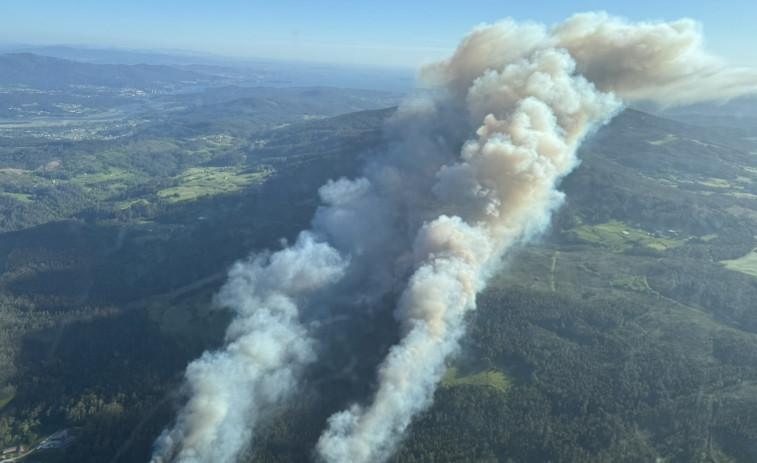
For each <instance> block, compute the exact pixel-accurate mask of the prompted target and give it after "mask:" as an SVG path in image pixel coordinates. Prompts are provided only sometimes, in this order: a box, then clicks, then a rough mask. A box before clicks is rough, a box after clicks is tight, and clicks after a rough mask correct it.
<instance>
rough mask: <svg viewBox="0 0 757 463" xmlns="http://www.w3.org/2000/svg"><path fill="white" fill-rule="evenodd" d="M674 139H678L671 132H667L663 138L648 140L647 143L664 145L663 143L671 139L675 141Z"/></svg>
mask: <svg viewBox="0 0 757 463" xmlns="http://www.w3.org/2000/svg"><path fill="white" fill-rule="evenodd" d="M675 140H678V137H676V136H675V135H673V134H672V133H669V134H667V135H665V138H662V139H660V140H654V141H650V142H649V144H650V145H655V146H659V145H664V144H665V143H670V142H671V141H675Z"/></svg>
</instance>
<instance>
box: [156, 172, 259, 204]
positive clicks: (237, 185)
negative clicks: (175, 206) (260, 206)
mask: <svg viewBox="0 0 757 463" xmlns="http://www.w3.org/2000/svg"><path fill="white" fill-rule="evenodd" d="M266 176H267V174H266V173H264V172H240V171H237V170H233V169H229V168H227V167H192V168H189V169H187V170H186V171H184V172H183V173H182V174H181V175H180V176H179V177H178V179H179V182H180V185H179V186H176V187H172V188H166V189H164V190H160V191H159V192H158V196H160V197H162V198H166V199H167V200H168V201H169V202H179V201H185V200H189V199H197V198H199V197H201V196H208V195H215V194H221V193H231V192H233V191H237V190H240V189H242V188H244V187H246V186H249V185H252V184H254V183H260V182H263V180H264V179H265V177H266Z"/></svg>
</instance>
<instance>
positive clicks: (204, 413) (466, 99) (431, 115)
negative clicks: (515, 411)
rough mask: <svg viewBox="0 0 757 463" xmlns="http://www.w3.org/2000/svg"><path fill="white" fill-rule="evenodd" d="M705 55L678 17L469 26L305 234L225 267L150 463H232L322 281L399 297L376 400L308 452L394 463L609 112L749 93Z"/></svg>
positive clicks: (285, 380) (267, 407)
mask: <svg viewBox="0 0 757 463" xmlns="http://www.w3.org/2000/svg"><path fill="white" fill-rule="evenodd" d="M701 42H702V40H701V34H700V31H699V28H698V26H697V25H696V23H694V22H692V21H689V20H683V21H678V22H675V23H659V24H646V23H643V24H629V23H626V22H624V21H623V20H621V19H618V18H612V17H608V16H607V15H605V14H595V13H588V14H582V15H576V16H574V17H573V18H571V19H569V20H568V21H566V22H565V23H563V24H561V25H558V26H556V27H554V28H553V29H552V30H547V29H546V28H544V27H542V26H539V25H535V24H518V23H515V22H513V21H503V22H500V23H497V24H494V25H491V26H481V27H478V28H476V29H474V30H473V32H471V33H470V34H469V35H468V36H467V37H465V38H464V39H463V41H462V42H461V44H460V46H459V47H458V49H457V50H456V51H455V53H454V54H453V55H452V56H451V57H450V58H449V59H447V60H445V61H442V62H439V63H434V64H431V65H428V66H426V67H424V68H423V69H422V70H421V73H420V75H421V79H422V80H423V81H424V82H426V83H429V84H430V85H433V86H435V87H436V88H437V91H436V92H435V93H434V95H435V96H434V97H429V98H427V99H422V100H415V101H411V102H408V103H406V104H404V105H402V106H401V107H400V109H399V110H398V112H397V114H396V115H395V116H394V117H393V118H392V120H391V121H390V122H389V124H388V127H387V138H388V143H387V145H388V148H387V149H386V150H385V151H384V152H383V153H380V154H377V155H376V156H375V157H374V158H373V159H372V161H371V162H370V163H369V164H368V166H366V168H365V170H364V176H363V177H361V178H358V179H356V180H347V179H340V180H338V181H334V182H329V184H327V185H324V187H322V188H321V191H320V193H321V199H322V201H323V202H324V206H323V207H322V208H321V209H319V211H318V213H317V214H316V217H315V218H314V220H313V231H312V232H303V233H302V234H301V235H300V238H299V239H298V241H297V242H296V243H295V244H294V245H293V246H291V247H289V248H286V249H284V250H281V251H279V252H277V253H274V254H271V255H264V256H261V257H257V258H254V259H252V260H251V261H249V262H245V263H240V264H238V265H237V266H236V267H235V268H234V270H232V272H231V274H230V279H229V281H228V282H227V284H226V285H225V286H224V288H223V290H222V291H221V293H220V294H219V296H218V299H219V302H221V303H222V304H223V305H225V306H228V307H230V308H232V309H233V310H235V311H236V314H237V315H236V317H235V319H234V321H233V322H232V324H231V325H230V327H229V328H228V331H227V344H226V347H225V348H224V349H223V350H221V351H218V352H213V353H206V354H204V355H203V356H202V357H201V358H199V359H197V360H196V361H194V362H193V363H191V364H190V366H189V367H188V369H187V373H186V389H187V393H188V394H189V401H188V403H187V405H186V406H185V407H184V409H183V410H182V411H181V413H180V414H179V416H178V418H177V422H176V424H175V426H174V427H173V428H172V429H170V430H166V431H164V433H163V434H162V435H161V437H160V438H159V439H158V441H157V442H156V450H155V456H154V457H153V462H155V463H158V462H169V461H178V462H198V463H199V462H206V463H209V462H218V461H229V462H230V461H234V460H235V458H236V457H237V456H238V455H239V453H240V452H241V451H242V450H244V449H245V447H246V446H247V445H249V442H250V441H251V439H252V435H253V432H254V430H255V427H256V426H257V425H258V424H259V422H260V420H261V419H262V418H265V417H266V416H267V415H268V414H269V413H270V411H271V410H272V409H273V408H274V407H275V406H276V405H277V404H279V403H281V402H282V401H284V400H286V399H287V398H289V397H290V396H291V395H292V394H293V392H294V391H295V389H296V387H295V386H296V384H297V380H298V377H299V375H300V374H301V372H302V371H303V370H304V369H305V368H306V367H307V365H308V364H309V363H311V362H313V361H314V360H315V353H314V350H313V343H314V341H313V340H312V338H311V334H310V333H311V331H312V330H310V329H309V326H308V325H307V324H306V323H305V322H303V320H304V319H305V318H304V317H303V315H304V314H306V313H308V312H307V311H308V310H309V307H308V305H307V304H308V300H311V298H310V297H306V296H313V295H320V297H327V296H328V295H330V294H332V293H331V291H333V290H334V285H335V284H336V285H338V286H339V288H340V291H345V290H350V291H352V293H351V295H352V296H353V297H354V299H355V300H362V299H367V300H371V299H373V298H376V297H380V296H382V295H384V294H386V293H387V292H391V291H397V290H398V288H399V292H400V293H401V296H400V298H399V300H398V303H397V307H396V308H395V311H394V314H395V317H396V319H397V320H398V322H399V324H400V329H401V333H400V335H401V339H400V342H399V343H398V344H397V345H396V346H394V347H392V348H391V350H390V352H389V354H388V355H387V357H386V359H385V360H384V361H383V363H382V364H381V366H380V367H379V369H378V377H377V381H378V384H377V389H376V393H375V396H374V397H373V398H372V400H371V402H370V403H368V404H366V405H358V404H356V405H353V406H352V407H350V408H349V409H347V410H344V411H341V412H338V413H336V414H334V415H333V416H332V417H331V418H330V419H329V421H328V426H327V429H326V430H325V431H324V433H323V434H322V436H321V438H320V440H319V442H318V445H317V451H318V454H319V455H320V457H321V458H322V459H324V460H326V461H328V462H332V463H360V462H380V461H384V460H386V459H387V458H389V457H390V456H391V455H392V453H393V452H394V451H395V449H396V445H397V444H398V442H399V440H400V439H401V437H402V435H403V433H404V432H405V431H406V429H407V427H408V426H409V424H410V422H411V420H412V418H413V416H414V415H415V414H417V413H418V412H420V411H421V410H423V409H425V408H426V407H428V406H429V404H430V403H431V401H432V399H433V393H434V390H435V388H436V384H437V383H438V381H439V380H440V378H441V377H442V375H443V373H444V361H445V359H446V358H447V357H448V356H449V355H450V354H451V353H453V352H454V351H455V350H456V349H457V348H458V342H459V340H460V337H461V336H462V335H463V334H464V331H465V328H464V323H463V319H464V316H465V314H466V312H468V311H470V310H473V309H475V300H476V294H477V293H478V292H479V291H481V290H482V289H483V288H484V287H485V285H486V283H487V281H488V279H489V278H490V276H491V274H492V273H493V272H494V271H495V270H496V269H497V267H498V265H499V263H500V262H501V259H502V257H503V256H504V255H505V253H506V252H507V251H508V249H510V248H511V247H512V246H514V245H516V244H518V243H521V242H523V241H525V240H527V239H528V238H529V237H531V236H533V235H534V234H535V233H538V232H540V231H542V230H543V229H544V228H545V227H546V226H547V224H548V223H549V219H550V215H551V213H552V211H554V209H555V208H556V207H558V206H559V205H560V203H561V201H562V194H561V193H560V192H559V191H557V190H556V188H555V187H556V183H557V182H559V180H560V178H562V177H563V176H564V175H566V174H568V173H569V172H570V171H571V170H572V169H573V168H574V167H575V166H576V165H577V162H578V161H577V159H576V156H575V153H576V150H577V148H578V146H579V144H580V143H581V141H582V139H583V138H584V137H585V136H586V135H587V134H588V133H589V132H591V131H592V130H594V129H595V128H596V127H598V126H599V125H601V124H604V123H606V122H607V121H608V120H609V119H610V118H611V117H612V116H613V115H614V114H615V113H617V111H619V110H620V109H621V107H622V103H621V99H625V100H633V99H650V100H654V101H658V102H660V103H661V104H666V105H668V104H675V103H687V102H691V101H694V100H702V99H710V100H712V99H714V100H717V99H726V98H729V97H733V96H736V95H739V94H744V93H747V92H755V90H757V73H755V72H753V71H749V70H732V69H729V68H727V67H725V66H724V65H723V64H722V63H720V62H719V61H718V60H717V59H715V58H713V57H711V56H710V55H708V54H707V53H705V52H704V51H703V50H702V48H701ZM474 134H475V136H473V135H474ZM466 140H467V141H466ZM460 146H462V149H461V150H460ZM337 293H338V291H334V292H333V294H337Z"/></svg>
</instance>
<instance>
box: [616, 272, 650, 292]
mask: <svg viewBox="0 0 757 463" xmlns="http://www.w3.org/2000/svg"><path fill="white" fill-rule="evenodd" d="M610 285H611V286H612V287H613V288H618V289H624V290H626V291H635V292H637V293H648V294H657V293H656V292H655V291H654V290H653V289H652V288H650V287H649V283H648V282H647V277H646V276H645V275H632V276H630V277H626V278H619V279H617V280H612V281H610Z"/></svg>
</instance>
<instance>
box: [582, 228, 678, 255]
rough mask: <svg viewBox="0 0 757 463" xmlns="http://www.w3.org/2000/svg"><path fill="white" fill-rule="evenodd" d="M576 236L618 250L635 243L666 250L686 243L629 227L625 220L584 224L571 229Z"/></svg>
mask: <svg viewBox="0 0 757 463" xmlns="http://www.w3.org/2000/svg"><path fill="white" fill-rule="evenodd" d="M570 233H571V234H573V235H574V236H575V237H576V238H578V239H580V240H582V241H586V242H589V243H595V244H599V245H601V246H605V247H608V248H612V249H615V250H617V251H624V250H626V249H629V248H631V247H632V246H633V245H634V244H640V245H642V246H646V247H649V248H652V249H657V250H659V251H664V250H666V249H670V248H675V247H678V246H681V245H682V244H684V242H685V241H684V240H682V239H677V238H664V237H660V238H655V237H654V236H652V235H650V234H649V233H648V232H645V231H643V230H640V229H638V228H633V227H629V226H628V225H626V224H624V223H623V222H619V221H617V220H610V221H609V222H605V223H602V224H598V225H589V224H582V225H579V226H578V227H575V228H573V229H572V230H570Z"/></svg>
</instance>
